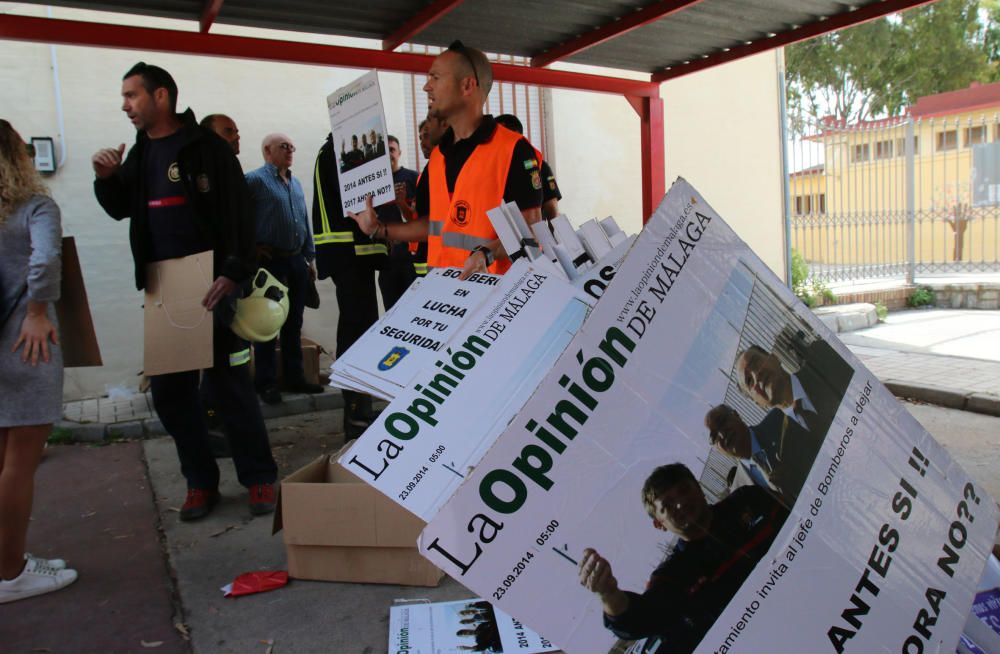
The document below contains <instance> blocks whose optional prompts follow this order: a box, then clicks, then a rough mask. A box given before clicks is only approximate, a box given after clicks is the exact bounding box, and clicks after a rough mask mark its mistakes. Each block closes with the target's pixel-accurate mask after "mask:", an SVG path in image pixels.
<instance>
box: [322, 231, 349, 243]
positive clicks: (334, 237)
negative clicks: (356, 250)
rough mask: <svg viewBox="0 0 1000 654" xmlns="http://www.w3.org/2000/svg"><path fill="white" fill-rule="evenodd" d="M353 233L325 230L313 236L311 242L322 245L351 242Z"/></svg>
mask: <svg viewBox="0 0 1000 654" xmlns="http://www.w3.org/2000/svg"><path fill="white" fill-rule="evenodd" d="M353 242H354V234H353V233H352V232H325V233H323V234H317V235H316V236H314V237H313V243H315V244H316V245H323V244H324V243H353Z"/></svg>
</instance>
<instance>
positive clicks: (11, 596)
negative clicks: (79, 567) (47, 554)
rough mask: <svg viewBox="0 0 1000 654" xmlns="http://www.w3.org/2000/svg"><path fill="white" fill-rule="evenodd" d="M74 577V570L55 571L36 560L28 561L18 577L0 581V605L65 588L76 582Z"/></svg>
mask: <svg viewBox="0 0 1000 654" xmlns="http://www.w3.org/2000/svg"><path fill="white" fill-rule="evenodd" d="M76 576H77V575H76V570H73V569H71V568H66V569H63V570H57V569H56V568H52V567H49V566H47V565H45V564H44V563H42V562H40V561H39V560H38V559H28V560H27V561H26V562H25V564H24V570H22V571H21V574H20V575H18V576H17V577H15V578H13V579H10V580H8V581H2V580H0V604H6V603H7V602H16V601H17V600H22V599H26V598H28V597H34V596H35V595H44V594H45V593H51V592H52V591H54V590H59V589H60V588H65V587H66V586H69V585H70V584H71V583H73V582H74V581H76Z"/></svg>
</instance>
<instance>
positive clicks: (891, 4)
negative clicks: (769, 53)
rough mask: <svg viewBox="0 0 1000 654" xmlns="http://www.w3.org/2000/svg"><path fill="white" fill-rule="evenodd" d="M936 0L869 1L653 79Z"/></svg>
mask: <svg viewBox="0 0 1000 654" xmlns="http://www.w3.org/2000/svg"><path fill="white" fill-rule="evenodd" d="M935 1H936V0H881V1H880V2H875V3H872V4H870V5H865V6H864V7H861V8H859V9H856V10H854V11H845V12H843V13H840V14H835V15H833V16H830V17H829V18H826V19H825V20H818V21H816V22H815V23H809V24H808V25H803V26H801V27H795V28H793V29H790V30H788V31H785V32H781V33H778V34H775V35H773V36H770V37H765V38H762V39H760V40H758V41H753V42H752V43H747V44H744V45H741V46H738V47H735V48H732V49H730V50H725V51H723V52H717V53H715V54H712V55H709V56H707V57H702V58H701V59H697V60H695V61H690V62H688V63H685V64H680V65H677V66H671V67H670V68H667V69H665V70H662V71H660V72H659V73H655V74H654V75H653V81H654V82H665V81H667V80H671V79H675V78H677V77H681V76H683V75H689V74H691V73H696V72H698V71H699V70H705V69H706V68H711V67H713V66H718V65H719V64H724V63H728V62H730V61H735V60H736V59H742V58H743V57H749V56H750V55H754V54H757V53H760V52H764V51H766V50H773V49H774V48H780V47H782V46H785V45H791V44H793V43H798V42H799V41H804V40H806V39H811V38H812V37H814V36H819V35H821V34H826V33H827V32H833V31H836V30H839V29H843V28H845V27H852V26H854V25H860V24H861V23H867V22H868V21H870V20H875V19H876V18H881V17H882V16H885V15H886V14H893V13H896V12H897V11H903V10H906V9H912V8H913V7H919V6H920V5H926V4H929V3H931V2H935Z"/></svg>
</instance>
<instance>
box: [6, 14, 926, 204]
mask: <svg viewBox="0 0 1000 654" xmlns="http://www.w3.org/2000/svg"><path fill="white" fill-rule="evenodd" d="M929 1H930V0H855V1H854V2H852V3H846V2H838V1H835V0H658V1H653V2H650V1H649V0H546V1H545V2H535V1H533V0H366V1H365V2H329V1H327V0H286V1H281V2H275V1H274V0H97V1H94V2H87V1H84V0H68V1H63V0H28V2H29V3H30V4H39V5H56V6H64V7H73V8H80V9H92V10H101V11H111V12H116V13H120V14H132V15H136V16H159V17H166V18H173V19H182V20H190V21H192V27H194V25H195V24H197V26H198V30H197V31H195V30H194V29H192V30H190V31H183V30H164V29H150V28H143V27H131V26H123V25H112V24H106V23H98V22H85V21H69V20H58V19H50V18H35V17H29V16H17V15H12V14H4V15H0V38H3V39H14V40H26V41H36V42H43V43H52V44H67V45H86V46H97V47H110V48H133V49H143V50H158V51H165V52H178V53H187V54H197V55H209V56H223V57H238V58H246V59H257V60H269V61H284V62H294V63H307V64H318V65H329V66H342V67H351V68H377V69H380V70H385V71H393V72H407V73H423V72H426V71H427V69H428V68H430V59H431V57H429V56H427V55H418V54H412V53H406V52H397V49H398V48H399V47H400V46H401V45H402V44H404V43H412V44H417V45H429V46H441V47H446V46H447V45H448V44H449V43H451V42H452V41H453V40H454V39H456V38H461V39H462V40H463V41H464V43H465V44H466V45H469V46H472V47H476V48H479V49H481V50H484V51H486V52H492V53H498V54H503V55H515V56H522V57H527V58H529V60H530V65H528V66H517V65H512V64H495V65H494V78H495V79H497V80H500V81H505V82H516V83H521V84H534V85H538V86H551V87H559V88H568V89H578V90H587V91H597V92H603V93H614V94H620V95H624V96H625V97H626V98H627V99H628V101H629V102H630V103H631V104H632V106H633V107H634V108H635V110H636V112H637V113H638V114H639V117H640V123H641V129H642V138H641V142H642V158H643V165H642V172H643V213H644V215H645V216H648V215H649V214H650V213H651V212H652V210H653V208H654V207H655V203H656V202H657V201H658V200H659V198H660V197H661V196H662V195H663V192H664V185H665V180H664V160H663V157H664V146H663V135H664V134H663V104H662V100H661V99H660V91H659V87H660V83H661V82H664V81H667V80H670V79H674V78H676V77H680V76H682V75H687V74H690V73H693V72H697V71H699V70H704V69H706V68H710V67H712V66H716V65H719V64H722V63H726V62H729V61H734V60H736V59H740V58H742V57H746V56H749V55H753V54H757V53H759V52H763V51H766V50H771V49H773V48H776V47H781V46H784V45H788V44H791V43H795V42H797V41H801V40H804V39H807V38H811V37H813V36H817V35H819V34H824V33H826V32H830V31H833V30H837V29H841V28H844V27H849V26H851V25H856V24H859V23H863V22H866V21H869V20H872V19H875V18H878V17H881V16H884V15H886V14H889V13H893V12H897V11H902V10H904V9H909V8H911V7H915V6H918V5H922V4H927V3H928V2H929ZM215 24H231V25H240V26H249V27H259V28H268V29H279V30H288V31H293V32H302V33H314V34H329V35H336V36H351V37H363V38H368V39H375V40H377V41H378V42H380V43H381V48H379V49H375V48H349V47H342V46H334V45H323V44H316V43H299V42H291V41H277V40H272V39H262V38H251V37H240V36H230V35H223V34H213V33H212V31H211V30H212V26H213V25H215ZM563 62H565V63H569V64H587V65H590V66H599V67H604V68H611V69H619V70H624V71H634V72H635V73H638V77H639V79H633V78H634V77H636V75H628V76H622V75H615V74H608V75H595V74H587V73H578V72H569V71H566V70H557V69H553V68H552V65H553V64H559V63H563Z"/></svg>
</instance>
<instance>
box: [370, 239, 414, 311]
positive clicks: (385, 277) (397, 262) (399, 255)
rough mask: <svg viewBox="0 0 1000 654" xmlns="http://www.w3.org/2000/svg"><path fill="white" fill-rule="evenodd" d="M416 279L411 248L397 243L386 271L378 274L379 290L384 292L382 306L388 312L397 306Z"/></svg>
mask: <svg viewBox="0 0 1000 654" xmlns="http://www.w3.org/2000/svg"><path fill="white" fill-rule="evenodd" d="M416 278H417V271H416V270H415V269H414V268H413V255H412V254H410V248H409V247H407V244H406V243H397V244H396V245H395V246H393V248H392V251H391V252H390V253H389V261H388V262H387V264H386V267H385V269H384V270H380V271H379V273H378V288H379V290H380V291H381V292H382V304H384V305H385V310H386V311H388V310H389V309H391V308H392V305H394V304H396V302H397V301H398V300H399V298H401V297H402V296H403V293H405V292H406V289H408V288H410V284H412V283H413V280H414V279H416Z"/></svg>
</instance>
